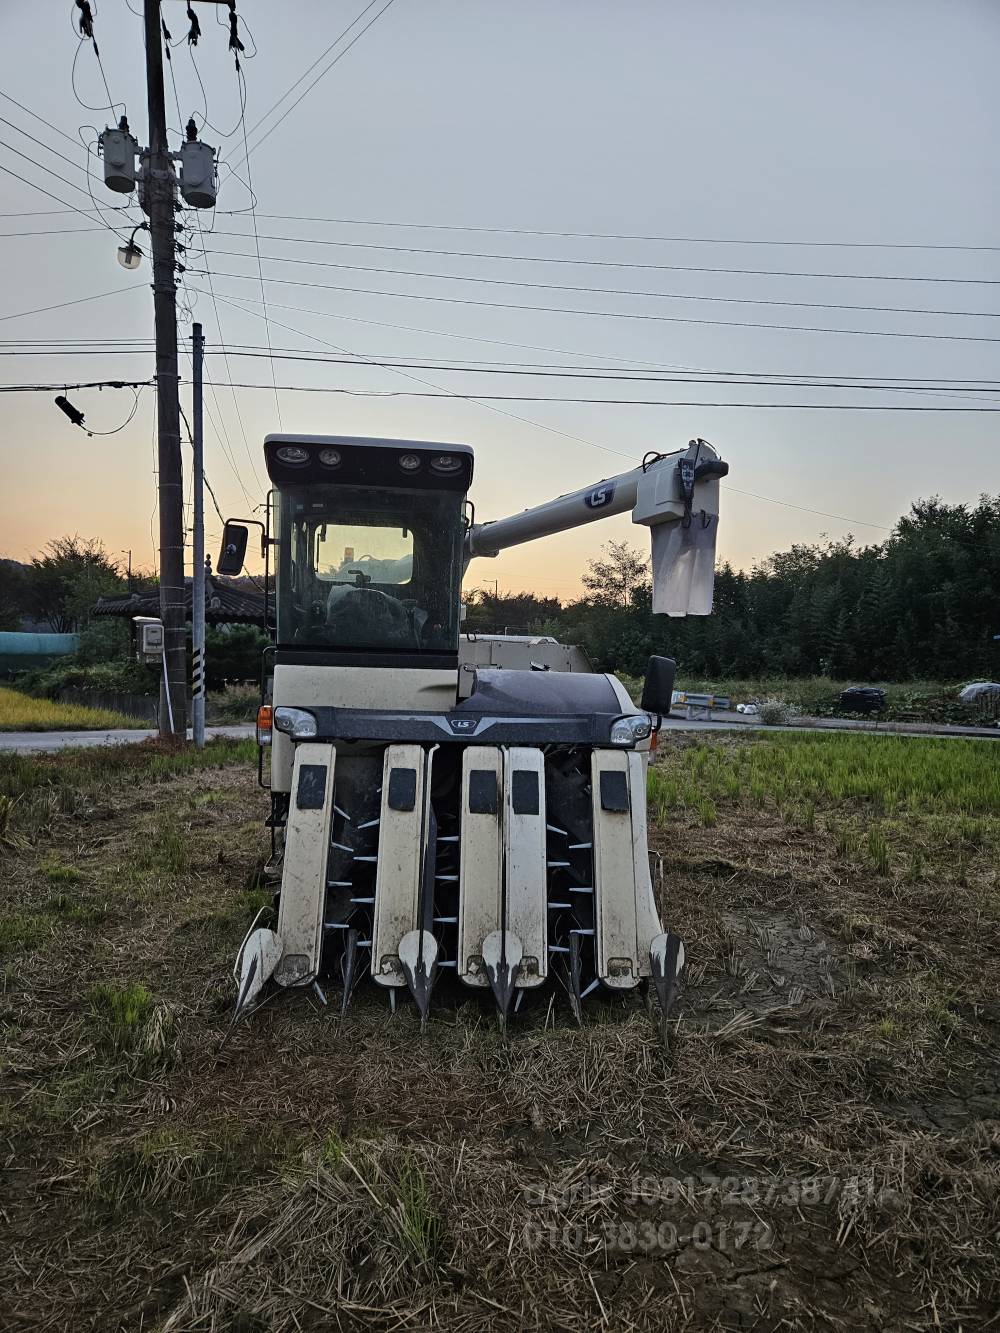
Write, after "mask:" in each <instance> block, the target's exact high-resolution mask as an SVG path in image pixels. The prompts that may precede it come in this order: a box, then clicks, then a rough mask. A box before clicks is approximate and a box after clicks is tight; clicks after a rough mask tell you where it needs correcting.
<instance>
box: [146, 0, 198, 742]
mask: <svg viewBox="0 0 1000 1333" xmlns="http://www.w3.org/2000/svg"><path fill="white" fill-rule="evenodd" d="M143 16H144V19H145V36H146V95H147V105H148V110H149V157H148V160H147V164H146V165H147V175H146V179H145V190H146V196H145V197H146V205H147V211H148V213H149V232H150V239H151V243H152V251H153V308H154V315H155V332H156V398H157V412H156V418H157V434H158V439H157V467H158V473H159V477H158V488H159V510H160V618H161V619H162V621H163V642H164V653H165V664H166V665H165V671H164V675H165V682H164V686H163V688H162V689H161V707H160V735H161V736H169V735H171V734H172V733H174V734H177V735H179V736H180V737H181V738H182V739H184V738H185V737H186V735H187V718H186V711H187V710H186V694H187V689H186V685H187V664H186V634H185V622H186V618H187V617H186V606H185V598H184V482H183V475H182V471H181V431H180V402H179V398H178V366H177V303H176V295H177V292H176V286H175V281H174V255H175V250H174V206H175V200H174V190H175V176H174V165H173V161H172V159H171V156H170V152H169V149H168V146H167V117H166V109H165V106H164V98H163V38H162V33H161V31H160V4H159V0H143ZM164 693H168V694H169V704H170V706H169V707H163V704H164V703H165V702H166V700H165V699H164V698H163V695H164ZM171 717H172V718H173V726H172V727H171V725H170V719H171Z"/></svg>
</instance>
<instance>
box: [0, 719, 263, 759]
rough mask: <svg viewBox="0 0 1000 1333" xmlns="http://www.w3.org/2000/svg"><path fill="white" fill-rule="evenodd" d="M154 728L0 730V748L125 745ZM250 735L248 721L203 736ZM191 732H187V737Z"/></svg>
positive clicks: (32, 750)
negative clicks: (148, 729)
mask: <svg viewBox="0 0 1000 1333" xmlns="http://www.w3.org/2000/svg"><path fill="white" fill-rule="evenodd" d="M158 734H159V733H158V732H156V731H147V730H144V729H143V728H142V727H136V728H132V727H127V728H126V727H121V728H118V729H117V730H115V731H3V732H0V751H3V750H14V751H16V752H17V753H18V754H50V753H51V752H52V751H54V750H65V749H68V748H70V747H71V746H87V747H89V746H93V745H129V744H130V743H133V742H135V741H145V740H149V739H150V737H152V736H156V735H158ZM253 734H254V728H253V726H252V725H250V724H249V723H242V724H240V725H239V726H232V727H206V728H205V735H206V736H209V737H211V736H230V737H233V738H234V739H240V738H245V737H248V736H252V735H253ZM190 736H191V733H190V731H189V732H188V737H189V738H190Z"/></svg>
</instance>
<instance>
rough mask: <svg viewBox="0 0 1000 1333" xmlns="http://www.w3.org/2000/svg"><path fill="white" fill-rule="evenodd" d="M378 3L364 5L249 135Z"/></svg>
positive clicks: (376, 1) (270, 108) (371, 2)
mask: <svg viewBox="0 0 1000 1333" xmlns="http://www.w3.org/2000/svg"><path fill="white" fill-rule="evenodd" d="M378 2H379V0H370V3H369V4H367V5H365V7H364V9H363V10H362V11H361V13H360V14H358V16H357V17H356V18H353V19H352V20H351V21H350V23H349V24H348V25H347V27H346V28H344V30H343V32H341V33H339V34H338V35H337V36H336V37H335V38H334V39H333V41H332V42H331V43H330V45H329V46H328V47H327V48H326V50H325V51H322V52H320V54H319V55H318V56H317V57H316V59H315V60H314V61H313V62H312V64H311V65H310V66H309V68H308V69H307V70H306V71H305V72H304V73H303V74H300V75H299V77H298V78H297V79H296V80H295V82H294V83H293V84H292V85H291V87H289V88H287V89H286V90H285V92H283V93H282V94H281V96H280V97H279V98H278V100H277V101H276V102H275V103H274V104H273V105H272V106H269V107H268V109H267V110H266V111H265V112H264V114H263V115H262V116H261V117H259V119H257V120H255V121H254V123H253V124H252V125H251V126H250V133H251V134H253V133H254V131H255V130H256V129H257V128H258V126H260V125H263V123H264V121H265V120H267V118H268V116H269V115H270V114H271V112H272V111H276V110H277V109H278V107H279V106H281V104H282V102H283V101H284V100H285V98H286V97H290V96H291V94H292V93H293V92H294V91H295V89H296V88H297V87H298V86H299V84H300V83H301V82H302V81H303V79H307V78H308V77H309V75H310V74H311V73H312V72H313V70H314V69H315V68H316V66H317V65H318V64H319V63H320V61H322V60H325V59H326V57H327V56H328V55H329V54H330V52H331V51H332V50H333V48H334V47H335V46H337V45H338V43H339V42H340V41H342V40H343V38H344V37H346V36H347V34H348V33H349V32H350V31H351V29H352V28H353V27H354V25H355V24H356V23H358V22H360V20H361V19H363V18H364V16H365V15H366V14H367V13H368V11H369V9H374V8H375V6H376V5H377V4H378Z"/></svg>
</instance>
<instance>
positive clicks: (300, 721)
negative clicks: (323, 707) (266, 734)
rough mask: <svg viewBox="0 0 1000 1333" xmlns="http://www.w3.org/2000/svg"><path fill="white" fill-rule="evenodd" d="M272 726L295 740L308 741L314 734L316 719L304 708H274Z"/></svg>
mask: <svg viewBox="0 0 1000 1333" xmlns="http://www.w3.org/2000/svg"><path fill="white" fill-rule="evenodd" d="M273 721H274V726H275V727H276V728H277V729H278V731H283V732H284V733H285V735H286V736H291V737H292V738H293V739H294V740H297V741H308V740H311V739H312V738H313V736H315V735H316V719H315V718H314V717H313V715H312V713H309V712H307V711H306V709H304V708H276V709H275V710H274V713H273Z"/></svg>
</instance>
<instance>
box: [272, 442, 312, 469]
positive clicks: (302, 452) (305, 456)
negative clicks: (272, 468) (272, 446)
mask: <svg viewBox="0 0 1000 1333" xmlns="http://www.w3.org/2000/svg"><path fill="white" fill-rule="evenodd" d="M274 456H275V458H276V459H277V460H278V462H279V463H292V464H293V465H295V466H296V467H301V465H302V464H303V463H308V462H309V450H308V449H303V448H302V446H301V444H283V445H282V446H281V448H280V449H276V450H275V451H274Z"/></svg>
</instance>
